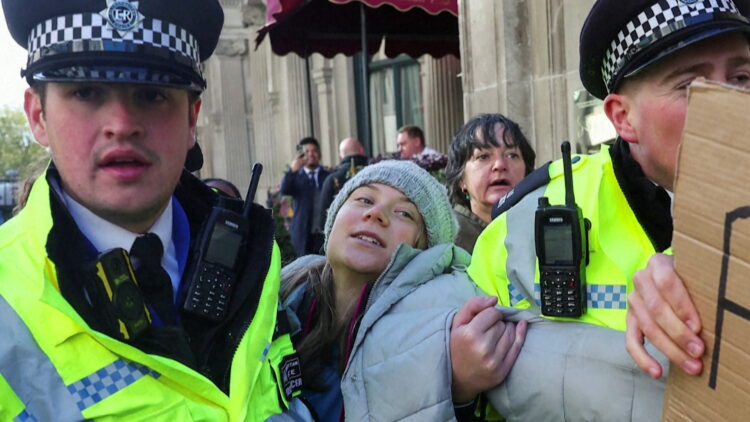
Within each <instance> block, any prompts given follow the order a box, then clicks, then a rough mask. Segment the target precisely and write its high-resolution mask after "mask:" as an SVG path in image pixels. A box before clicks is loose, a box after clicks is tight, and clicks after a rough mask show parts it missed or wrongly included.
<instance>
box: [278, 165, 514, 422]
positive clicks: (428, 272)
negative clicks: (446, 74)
mask: <svg viewBox="0 0 750 422" xmlns="http://www.w3.org/2000/svg"><path fill="white" fill-rule="evenodd" d="M456 230H457V225H456V222H455V220H454V218H453V215H452V213H451V211H450V206H449V202H448V197H447V195H446V192H445V188H444V187H443V186H442V185H440V183H439V182H438V181H437V180H435V179H434V178H433V177H432V176H430V174H429V173H427V172H426V171H425V170H423V169H421V168H420V167H419V166H417V165H416V164H414V163H412V162H410V161H400V160H388V161H383V162H380V163H377V164H373V165H370V166H367V167H365V168H364V169H363V170H362V171H360V172H359V173H357V175H356V176H354V177H353V178H351V179H350V180H349V181H348V182H347V183H346V184H345V185H344V187H343V188H342V190H341V191H340V192H339V193H338V195H337V196H336V198H335V199H334V201H333V203H332V204H331V207H330V210H329V213H328V219H327V221H326V225H325V235H326V242H325V253H326V255H325V256H324V257H323V256H306V257H303V258H300V259H298V260H297V261H295V262H293V263H291V264H289V265H288V266H287V267H285V268H284V270H283V273H284V275H283V276H282V278H283V280H284V281H283V283H282V284H283V288H282V297H283V298H284V299H283V300H284V305H285V307H286V308H287V310H288V313H289V317H290V321H291V326H292V330H291V331H292V332H293V333H294V334H293V336H294V339H295V343H296V344H297V348H298V350H299V352H300V357H301V361H302V364H303V379H304V381H305V385H306V387H305V390H304V391H303V397H305V398H306V399H307V401H309V402H310V403H311V404H312V406H313V408H315V410H316V412H317V414H318V416H319V417H320V418H321V420H322V421H338V420H342V419H340V418H342V416H344V415H345V417H346V420H383V421H395V420H402V419H410V418H413V419H414V420H424V421H445V420H452V419H453V418H454V417H456V411H457V412H458V414H459V419H461V418H462V417H463V416H467V415H465V414H468V417H471V413H472V411H473V406H471V403H472V400H473V399H474V398H475V397H476V395H477V394H478V393H479V392H480V391H483V390H485V389H488V388H490V387H493V386H495V385H497V384H498V383H500V382H501V381H502V380H503V379H504V377H505V375H506V374H507V373H508V371H509V370H510V367H511V366H512V364H513V362H514V360H515V358H516V356H517V354H518V351H519V350H520V348H521V345H522V343H523V341H524V336H525V327H526V323H525V321H524V322H521V323H519V324H518V325H515V324H508V323H505V322H504V321H503V318H502V314H501V312H500V311H498V310H497V309H495V308H494V306H493V305H494V304H495V302H496V301H495V300H494V299H493V298H487V297H484V298H478V297H474V296H476V295H477V294H480V292H479V290H477V289H476V287H475V286H474V284H473V283H472V282H471V281H470V280H469V279H468V277H467V276H466V273H465V272H464V270H463V268H464V267H465V266H466V265H467V264H468V261H469V258H470V257H469V255H468V254H467V253H466V252H465V251H464V250H462V249H460V248H456V247H455V246H454V245H453V244H452V243H451V242H452V240H453V238H454V237H455V234H456ZM449 350H450V354H449V352H448V351H449ZM466 403H468V404H469V405H468V406H461V405H462V404H466ZM462 415H463V416H462Z"/></svg>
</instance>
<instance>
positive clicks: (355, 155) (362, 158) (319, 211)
mask: <svg viewBox="0 0 750 422" xmlns="http://www.w3.org/2000/svg"><path fill="white" fill-rule="evenodd" d="M339 158H341V162H339V166H338V167H336V169H334V170H333V171H332V172H331V174H329V175H328V177H326V180H325V181H323V187H322V188H321V190H320V199H319V202H318V204H316V207H315V222H314V223H313V230H317V231H318V232H320V233H322V232H323V226H324V225H325V221H326V214H327V213H328V207H329V206H330V205H331V202H333V198H335V197H336V194H338V193H339V190H341V188H342V187H343V186H344V183H346V181H347V180H349V179H351V178H352V177H353V176H354V175H355V174H357V172H358V171H360V170H362V168H363V167H364V166H366V165H367V156H366V155H365V147H363V146H362V144H361V143H360V142H359V141H358V140H356V139H355V138H346V139H344V140H342V141H341V142H340V143H339Z"/></svg>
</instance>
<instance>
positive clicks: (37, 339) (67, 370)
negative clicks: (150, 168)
mask: <svg viewBox="0 0 750 422" xmlns="http://www.w3.org/2000/svg"><path fill="white" fill-rule="evenodd" d="M46 179H47V178H46V177H44V176H43V177H40V178H39V180H37V181H36V183H35V184H34V187H33V189H32V192H31V195H30V198H29V201H28V203H27V206H26V208H24V210H23V211H22V212H21V213H20V214H19V215H18V216H16V217H14V218H12V219H11V220H9V221H8V222H7V223H5V224H4V225H2V226H0V420H3V421H5V420H18V421H36V420H38V421H52V420H54V421H72V420H76V421H77V420H83V419H86V420H128V421H139V420H143V421H150V422H156V421H262V420H265V419H267V418H268V417H269V416H271V415H273V414H276V413H279V412H281V411H282V409H284V408H285V406H286V405H287V397H288V396H291V395H292V393H291V391H290V390H287V391H283V388H282V385H283V383H282V382H281V378H282V376H283V375H284V374H283V371H284V369H285V368H280V367H282V366H283V364H282V359H284V358H285V357H286V356H290V355H292V354H293V353H294V350H293V347H292V345H291V341H290V339H289V336H288V334H287V335H280V336H279V335H276V337H275V336H274V331H275V328H276V316H277V306H278V289H279V271H280V261H279V251H278V247H277V246H276V245H275V243H273V241H272V240H270V241H269V243H268V245H269V249H272V251H270V253H269V256H270V266H269V267H268V268H269V269H268V272H267V273H266V274H265V277H264V278H265V279H264V280H263V277H261V278H260V280H262V281H263V282H262V291H261V292H260V294H259V301H258V305H257V309H256V310H255V313H254V314H253V315H249V316H248V318H247V320H248V321H251V322H249V325H248V326H247V328H246V330H244V333H243V334H242V336H241V340H239V341H238V344H237V349H236V351H235V352H234V355H233V358H232V359H231V373H230V378H229V381H228V388H227V390H228V394H226V393H225V392H223V391H222V389H220V388H219V387H218V386H217V385H216V384H215V383H214V382H212V381H211V380H209V378H207V377H206V376H204V375H202V374H201V373H199V372H197V371H196V370H193V369H191V368H189V367H187V366H185V365H183V364H182V363H179V362H177V361H175V360H173V359H170V358H166V357H162V356H157V355H153V354H147V353H144V352H143V351H141V350H139V349H137V348H135V347H133V346H131V345H129V344H126V343H124V342H121V341H118V340H116V339H114V338H112V337H109V336H107V335H105V334H102V333H101V332H98V331H95V330H93V329H91V328H90V327H89V325H88V324H87V323H86V322H85V321H84V319H83V318H82V317H81V316H80V315H79V313H78V312H76V310H75V309H74V308H73V307H72V306H71V305H70V303H69V302H68V301H66V299H65V298H64V297H63V295H62V294H61V293H60V288H59V282H60V277H59V274H58V271H57V269H58V268H57V267H58V265H59V263H56V262H53V260H52V259H51V258H50V257H49V254H48V251H47V245H48V236H50V232H51V230H52V228H53V225H54V224H55V222H54V221H53V218H52V215H53V213H51V211H50V210H51V208H50V207H51V201H55V200H57V199H56V194H55V193H52V195H51V189H50V188H49V185H48V182H47V180H46ZM181 183H182V182H181ZM230 356H231V355H230Z"/></svg>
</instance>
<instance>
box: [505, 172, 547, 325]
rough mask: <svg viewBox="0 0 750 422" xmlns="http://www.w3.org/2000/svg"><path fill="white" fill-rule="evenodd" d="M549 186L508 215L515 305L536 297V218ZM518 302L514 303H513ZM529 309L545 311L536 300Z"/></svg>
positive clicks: (508, 264)
mask: <svg viewBox="0 0 750 422" xmlns="http://www.w3.org/2000/svg"><path fill="white" fill-rule="evenodd" d="M546 188H547V185H544V186H541V187H539V188H537V189H535V190H533V191H531V192H529V193H528V194H527V195H526V196H525V197H524V198H523V199H522V200H521V201H519V202H518V203H517V204H516V205H515V206H513V207H511V208H510V209H509V210H508V211H506V212H505V216H506V222H505V224H506V227H507V228H508V229H507V234H506V236H505V241H504V242H505V249H506V251H507V252H508V255H507V260H506V261H505V271H506V274H507V276H508V282H509V285H508V289H509V293H510V297H511V306H514V305H515V304H516V303H518V301H520V300H522V299H524V298H533V297H534V287H535V283H534V279H535V277H536V246H535V243H534V215H535V213H536V209H537V206H538V203H539V197H541V196H543V195H544V191H545V190H546ZM514 298H515V300H516V302H513V300H514ZM529 303H530V308H529V310H530V311H532V312H534V313H536V314H539V313H541V309H540V307H539V305H538V304H537V303H536V301H532V300H529Z"/></svg>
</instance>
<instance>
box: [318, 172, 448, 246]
mask: <svg viewBox="0 0 750 422" xmlns="http://www.w3.org/2000/svg"><path fill="white" fill-rule="evenodd" d="M371 183H382V184H384V185H388V186H391V187H392V188H395V189H398V190H399V191H400V192H401V193H403V194H404V195H405V196H406V197H407V198H409V200H410V201H411V202H412V203H413V204H414V205H416V206H417V210H418V211H419V213H420V214H421V215H422V220H424V224H425V227H426V228H427V247H432V246H435V245H438V244H440V243H449V242H453V240H454V239H455V238H456V233H458V223H457V222H456V218H455V216H454V215H453V210H452V209H451V205H450V202H449V201H448V194H447V193H446V190H445V187H444V186H443V185H441V184H440V182H438V181H437V180H436V179H435V178H434V177H432V176H431V175H430V173H427V172H426V171H425V170H424V169H422V168H421V167H419V166H418V165H416V164H414V163H413V162H411V161H406V160H386V161H381V162H379V163H377V164H373V165H370V166H367V167H365V168H364V169H362V170H361V171H360V172H359V173H357V174H356V175H355V176H354V177H352V178H351V179H349V180H348V181H347V182H346V183H345V184H344V186H343V187H342V188H341V190H340V191H339V193H338V195H336V197H335V198H334V199H333V202H331V206H330V207H329V208H328V218H327V219H326V226H325V244H324V249H326V250H327V249H328V236H329V235H330V234H331V227H332V226H333V221H334V220H335V219H336V214H338V212H339V209H341V206H342V205H343V204H344V202H345V201H346V199H347V198H348V197H349V195H351V193H352V192H354V190H355V189H357V188H358V187H360V186H363V185H368V184H371Z"/></svg>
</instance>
